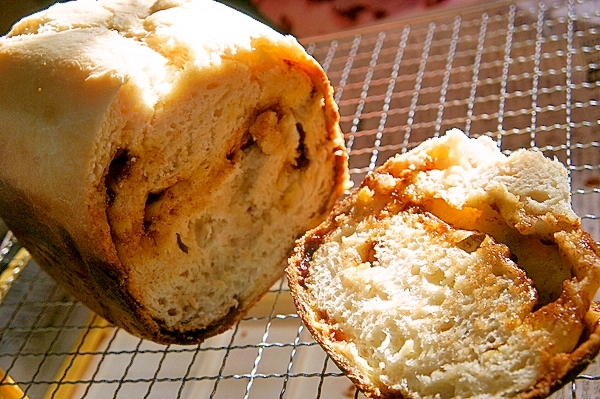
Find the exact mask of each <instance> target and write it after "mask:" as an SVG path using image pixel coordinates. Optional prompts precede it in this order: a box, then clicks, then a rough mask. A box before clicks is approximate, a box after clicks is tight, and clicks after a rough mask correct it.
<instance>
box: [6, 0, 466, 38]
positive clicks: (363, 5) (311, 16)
mask: <svg viewBox="0 0 600 399" xmlns="http://www.w3.org/2000/svg"><path fill="white" fill-rule="evenodd" d="M220 1H221V2H222V3H225V4H227V5H229V6H231V7H234V8H236V9H238V10H240V11H242V12H244V13H246V14H248V15H250V16H252V17H253V18H255V19H258V20H260V21H262V22H265V23H267V24H269V25H271V26H272V27H273V28H275V29H277V30H279V31H280V32H282V33H288V34H292V35H295V36H297V37H309V36H316V35H321V34H327V33H332V32H336V31H341V30H345V29H350V28H354V27H358V26H364V25H369V24H373V23H378V22H384V21H387V20H392V19H394V18H398V17H399V16H405V15H409V14H411V13H412V14H416V13H419V12H423V11H424V10H426V9H431V8H441V7H445V6H448V5H450V4H455V3H463V2H468V1H473V0H220ZM54 2H56V0H0V35H4V34H5V33H7V32H8V31H9V30H10V27H11V26H12V25H13V24H14V23H15V22H16V21H18V20H19V19H21V18H22V17H23V16H25V15H28V14H31V13H33V12H35V11H38V10H40V9H42V8H45V7H48V6H49V5H51V4H52V3H54Z"/></svg>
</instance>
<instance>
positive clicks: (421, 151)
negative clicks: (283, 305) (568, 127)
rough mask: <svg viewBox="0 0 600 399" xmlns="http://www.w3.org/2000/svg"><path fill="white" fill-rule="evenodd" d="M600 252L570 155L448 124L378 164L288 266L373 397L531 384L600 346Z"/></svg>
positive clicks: (575, 368) (341, 359) (544, 385)
mask: <svg viewBox="0 0 600 399" xmlns="http://www.w3.org/2000/svg"><path fill="white" fill-rule="evenodd" d="M599 254H600V251H599V249H598V246H597V244H596V243H595V241H594V240H593V239H592V238H591V236H590V235H588V234H587V233H585V232H583V231H582V230H581V226H580V220H579V219H578V217H577V216H576V214H575V213H574V212H573V210H572V209H571V206H570V187H569V180H568V174H567V170H566V169H565V168H564V166H563V165H562V164H561V163H560V162H558V161H557V160H550V159H547V158H545V157H544V156H543V155H542V154H541V153H540V152H533V151H526V150H518V151H515V152H512V153H511V154H510V155H509V156H505V155H503V154H502V153H501V152H500V151H499V149H498V148H497V147H496V144H495V143H494V142H493V141H492V140H491V139H490V138H488V137H479V138H477V139H469V138H467V137H466V136H465V135H464V134H463V133H462V132H460V131H457V130H451V131H449V132H448V133H447V134H446V135H445V136H442V137H440V138H433V139H430V140H427V141H425V142H423V143H422V144H421V145H419V146H418V147H416V148H414V149H413V150H411V151H409V152H407V153H404V154H402V155H397V156H395V157H393V158H391V159H389V160H388V161H387V162H386V163H385V164H384V165H383V166H381V167H380V168H378V169H376V170H375V171H374V172H373V173H371V174H369V175H368V176H367V177H366V178H365V180H364V182H363V183H362V184H361V186H360V187H359V188H357V189H356V190H355V191H353V193H352V194H351V195H350V196H348V197H346V198H345V199H343V200H342V201H341V202H340V203H339V204H338V205H337V206H336V208H335V209H334V211H333V212H332V214H331V216H330V217H329V218H328V219H327V220H326V221H324V222H323V223H322V224H321V225H320V226H318V227H317V228H315V229H312V230H311V231H309V232H308V233H307V234H306V236H304V237H303V238H301V239H300V240H299V241H298V244H297V247H296V250H295V253H294V255H293V256H292V257H291V258H290V260H289V265H288V268H287V275H288V278H289V284H290V288H291V292H292V295H293V297H294V301H295V304H296V306H297V308H298V311H299V314H300V316H301V317H302V319H303V320H304V322H305V324H306V325H307V327H308V329H309V330H310V331H311V333H312V334H313V335H314V337H315V339H316V340H317V341H318V342H319V343H320V344H321V345H322V346H323V347H324V349H325V350H326V351H327V352H328V353H329V355H330V356H331V358H332V359H333V360H334V361H335V362H336V363H337V364H338V366H339V367H340V368H341V369H342V370H343V371H344V372H345V373H346V374H347V375H348V376H349V377H350V378H351V379H352V380H353V381H354V383H355V384H356V385H357V387H358V388H359V389H361V390H362V391H363V392H364V393H365V395H366V396H367V397H369V398H413V399H416V398H420V399H424V398H431V399H433V398H437V399H440V398H441V399H448V398H512V397H518V398H533V397H544V396H547V395H549V394H550V393H551V392H552V391H553V390H555V389H558V388H559V387H560V386H561V385H563V384H564V383H565V382H566V381H568V380H569V378H573V377H574V376H575V375H577V373H578V372H580V371H581V370H582V369H583V367H585V366H586V365H587V364H588V363H589V362H590V360H591V359H592V358H593V357H594V355H595V354H596V353H597V352H598V349H599V348H600V327H599V326H598V317H599V315H600V313H599V311H598V308H597V306H596V305H595V303H594V302H593V298H594V295H595V293H596V291H597V289H598V287H599V286H600V256H599Z"/></svg>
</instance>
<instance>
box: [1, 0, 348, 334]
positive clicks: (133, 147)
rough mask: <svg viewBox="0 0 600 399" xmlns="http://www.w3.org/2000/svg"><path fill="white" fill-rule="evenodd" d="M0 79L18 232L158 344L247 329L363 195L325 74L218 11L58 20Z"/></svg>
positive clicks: (7, 209)
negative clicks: (338, 216) (317, 238)
mask: <svg viewBox="0 0 600 399" xmlns="http://www.w3.org/2000/svg"><path fill="white" fill-rule="evenodd" d="M0 74H2V76H3V78H2V80H1V81H0V138H1V139H2V141H3V146H2V147H0V208H1V210H0V215H1V216H2V219H3V220H4V221H5V222H6V224H7V225H8V226H9V227H10V228H11V230H13V232H14V233H15V235H16V236H17V238H18V239H19V241H20V242H21V243H22V244H24V245H25V246H26V247H27V248H28V250H29V251H30V252H31V253H32V255H33V257H34V258H35V260H36V261H37V262H38V263H39V264H40V266H42V267H43V268H44V270H45V271H47V272H48V273H49V274H50V275H51V276H52V277H53V278H54V279H56V281H57V282H59V283H60V284H62V285H63V286H65V287H66V288H67V289H68V291H69V292H70V293H71V294H73V295H74V296H75V297H76V298H77V299H78V300H80V301H82V302H83V303H84V304H86V305H87V306H89V307H90V308H91V309H92V310H94V311H95V312H97V313H98V314H99V315H101V316H102V317H104V318H106V319H107V320H108V321H110V322H111V323H113V324H115V325H117V326H119V327H122V328H124V329H125V330H127V331H128V332H130V333H132V334H134V335H136V336H139V337H142V338H147V339H150V340H152V341H155V342H159V343H177V344H192V343H198V342H201V341H203V340H204V339H206V338H207V337H210V336H212V335H215V334H218V333H220V332H223V331H225V330H226V329H228V328H230V327H231V326H232V325H233V323H235V322H236V321H237V320H239V319H240V318H241V317H243V315H244V314H245V313H246V312H247V311H248V309H249V307H251V306H252V305H253V304H254V303H255V302H257V301H258V300H259V299H260V298H261V296H262V295H264V294H265V293H266V292H267V291H268V289H269V288H270V287H271V285H272V284H273V283H275V282H276V281H277V280H278V279H279V278H281V277H282V276H283V271H284V267H285V259H286V257H287V256H288V255H289V253H290V252H291V249H292V247H293V241H294V240H295V239H296V238H297V237H298V236H299V235H300V234H302V233H303V232H304V231H306V229H308V228H310V227H314V226H315V225H316V224H317V223H318V222H319V221H321V220H322V219H323V218H324V216H325V214H326V213H327V212H328V211H329V210H330V209H331V208H332V206H333V204H334V203H335V202H336V200H337V199H338V198H339V197H340V196H341V195H342V193H343V192H344V190H345V188H346V185H347V182H348V170H347V155H346V151H345V149H344V141H343V136H342V133H341V131H340V129H339V126H338V121H339V114H338V111H337V106H336V104H335V102H334V100H333V95H332V94H333V89H332V87H331V85H330V84H329V81H328V79H327V76H326V74H325V72H324V71H323V69H322V68H321V67H320V66H319V65H318V63H317V62H316V61H315V60H314V59H313V58H312V57H310V56H309V55H308V54H307V53H306V52H305V51H304V49H303V48H302V46H300V45H299V44H298V43H297V42H296V41H295V40H294V39H293V38H291V37H285V36H282V35H280V34H278V33H276V32H275V31H273V30H271V29H270V28H268V27H266V26H264V25H262V24H260V23H259V22H257V21H255V20H252V19H250V18H249V17H247V16H245V15H242V14H241V13H239V12H237V11H234V10H233V9H230V8H228V7H226V6H224V5H221V4H218V3H216V2H212V1H183V0H181V1H179V0H176V1H162V0H159V1H153V0H143V1H133V0H132V1H125V2H123V1H112V0H105V1H98V2H78V1H74V2H69V3H65V4H57V5H55V6H53V7H50V8H49V9H47V10H45V11H42V12H40V13H38V14H34V15H32V16H30V17H27V18H25V19H23V20H22V21H20V22H18V23H17V24H16V25H15V26H14V27H13V29H12V30H11V32H9V34H8V35H7V36H6V37H3V38H1V39H0ZM288 193H289V194H288ZM271 209H274V210H273V211H272V212H271ZM293 215H298V217H297V219H294V220H293V221H292V222H289V221H288V219H289V218H291V217H292V216H293ZM223 226H225V227H223ZM215 237H216V238H215ZM253 240H254V241H253ZM219 248H222V250H221V251H219ZM221 253H227V256H228V257H226V258H223V259H221V258H219V256H220V254H221ZM257 259H264V262H262V263H258V262H257ZM230 266H231V270H229V269H227V270H225V269H226V268H227V267H230ZM248 275H250V277H248ZM185 276H188V277H185Z"/></svg>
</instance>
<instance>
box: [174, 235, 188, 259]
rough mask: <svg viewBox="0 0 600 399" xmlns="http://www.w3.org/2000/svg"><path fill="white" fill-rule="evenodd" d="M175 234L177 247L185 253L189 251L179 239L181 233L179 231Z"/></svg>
mask: <svg viewBox="0 0 600 399" xmlns="http://www.w3.org/2000/svg"><path fill="white" fill-rule="evenodd" d="M176 236H177V246H178V247H179V249H181V252H183V253H186V254H187V253H188V251H189V247H188V246H187V245H185V244H184V243H183V241H181V235H180V234H179V233H177V234H176Z"/></svg>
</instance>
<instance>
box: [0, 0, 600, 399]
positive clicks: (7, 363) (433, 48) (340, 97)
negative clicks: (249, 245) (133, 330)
mask: <svg viewBox="0 0 600 399" xmlns="http://www.w3.org/2000/svg"><path fill="white" fill-rule="evenodd" d="M599 27H600V1H597V0H596V1H587V2H579V1H573V0H572V1H561V2H554V3H550V2H533V1H527V2H523V1H521V2H516V3H515V2H504V1H502V2H493V3H491V2H490V3H487V4H483V3H482V4H475V5H472V6H469V7H462V8H449V9H445V10H442V11H438V12H435V13H429V14H424V15H421V16H418V17H416V18H414V17H413V18H410V19H404V20H399V21H396V22H393V23H388V24H385V25H380V26H376V27H369V28H364V29H360V30H356V31H351V32H346V33H343V34H337V35H334V36H327V37H323V36H322V37H317V38H310V39H307V40H305V41H303V44H304V45H305V46H306V48H307V49H308V51H309V52H310V53H311V54H313V56H314V57H315V58H316V59H317V60H318V61H319V62H320V63H321V64H322V65H323V66H324V68H325V69H326V70H327V72H328V75H329V77H330V79H331V81H332V84H333V85H334V87H335V99H336V101H337V103H338V104H339V107H340V113H341V127H342V130H343V131H344V133H345V136H346V143H347V147H348V151H349V154H350V168H351V177H352V180H353V181H354V182H355V183H356V184H357V183H359V182H360V181H361V180H362V179H363V177H364V176H365V174H366V173H368V172H369V171H371V170H373V168H374V167H376V166H377V165H380V164H381V163H382V162H384V161H385V160H386V159H387V158H388V157H389V156H391V155H393V154H395V153H397V152H405V151H407V150H409V149H410V148H412V147H414V146H416V145H417V144H419V143H420V142H421V141H423V140H424V139H426V138H428V137H432V136H436V135H440V134H443V133H444V132H445V131H446V130H447V129H449V128H451V127H458V128H461V129H463V130H464V131H465V132H466V133H468V134H470V135H471V136H476V135H482V134H485V135H489V136H491V137H493V138H494V139H495V140H497V142H498V145H499V146H500V148H501V149H502V150H503V151H504V152H506V153H510V152H511V151H513V150H515V149H517V148H530V149H535V150H539V151H543V152H544V154H545V155H546V156H549V157H556V158H558V159H559V160H560V161H562V162H563V163H564V164H565V165H566V166H567V168H568V169H569V171H570V177H571V181H572V190H573V206H574V208H575V211H576V212H577V213H578V214H579V215H580V216H581V218H582V223H583V227H584V229H586V230H587V231H589V232H590V233H591V234H592V236H593V237H594V239H595V240H596V241H599V240H600V107H599V106H598V101H599V99H600V32H599ZM9 241H10V240H9ZM9 244H12V248H7V249H6V250H5V251H3V252H2V253H1V254H0V257H2V258H5V260H4V262H6V259H9V258H13V257H16V258H17V259H16V260H14V261H13V262H12V263H11V265H9V268H8V269H7V270H8V272H6V271H5V272H4V274H3V276H2V278H0V283H2V284H3V285H2V284H0V301H1V304H0V367H1V368H2V369H3V370H4V371H6V373H7V375H10V377H12V379H9V378H8V377H4V376H3V375H0V392H2V391H1V390H2V389H12V390H13V391H14V392H16V391H18V390H19V389H21V390H22V394H21V393H19V394H18V395H16V396H15V397H19V395H20V397H24V396H25V395H26V396H27V397H29V398H333V399H335V398H353V397H356V398H358V397H362V395H361V394H360V393H358V392H356V390H355V388H354V387H353V385H352V384H351V383H350V381H349V380H348V379H347V378H346V377H345V376H344V375H343V374H342V373H341V372H340V371H339V369H337V367H336V366H335V365H334V364H333V363H332V362H331V361H330V360H329V359H328V358H327V357H326V356H325V354H324V352H323V351H322V350H321V348H320V347H319V346H318V345H317V344H316V343H315V342H314V341H313V340H312V338H311V337H310V335H309V334H308V333H307V331H306V330H305V329H304V327H303V325H302V323H301V321H300V319H299V318H298V316H297V315H296V313H295V309H294V307H293V304H292V301H291V298H290V295H289V291H288V289H287V287H286V286H285V281H282V282H280V283H279V284H278V285H277V286H275V287H273V289H272V290H271V291H270V292H269V293H268V294H267V295H266V297H265V298H264V299H263V300H262V301H261V302H260V303H259V304H258V305H257V306H256V307H255V308H253V309H252V310H251V312H250V314H249V315H248V316H247V317H246V318H244V319H243V320H242V321H240V322H239V324H238V325H236V326H235V328H234V329H232V330H230V331H228V332H226V333H224V334H222V335H219V336H217V337H214V338H211V339H209V340H207V341H206V342H204V343H203V344H201V345H199V346H174V345H170V346H161V345H156V344H153V343H150V342H147V341H142V340H139V339H136V338H133V337H131V336H130V335H128V334H127V333H125V332H124V331H122V330H119V329H116V328H114V327H112V326H110V325H108V324H107V323H106V322H105V321H103V320H102V319H100V318H98V317H97V316H95V315H93V314H91V313H90V312H89V311H88V310H87V309H86V308H85V307H83V306H82V305H81V304H80V303H78V302H75V301H74V300H73V298H72V297H70V296H69V295H67V294H65V293H64V292H63V291H62V289H61V288H60V287H58V286H56V285H55V284H54V282H53V281H52V280H51V279H50V278H49V277H48V276H47V275H46V274H45V273H44V272H42V271H41V270H40V269H39V268H38V267H37V265H36V264H35V262H33V261H30V262H28V265H27V267H25V268H23V266H24V264H25V263H27V259H21V260H20V261H19V259H20V258H19V254H18V253H17V250H18V245H17V244H16V243H14V241H10V242H9ZM10 246H11V245H8V247H10ZM19 262H20V263H19ZM7 273H12V274H11V275H10V276H7ZM16 274H20V275H19V276H18V278H16V279H15V276H16ZM8 288H10V290H8ZM598 376H600V366H598V364H597V362H594V363H593V364H592V365H591V366H590V367H589V368H588V369H587V370H586V371H585V373H584V374H582V375H581V376H579V377H578V378H577V379H576V381H575V382H574V383H573V384H570V385H569V386H567V387H565V388H564V389H563V390H561V391H560V392H558V393H557V394H555V395H556V397H557V398H573V397H576V396H577V397H597V393H598V392H600V382H598V381H596V380H597V379H599V378H600V377H598ZM17 386H18V388H17Z"/></svg>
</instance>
